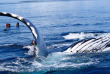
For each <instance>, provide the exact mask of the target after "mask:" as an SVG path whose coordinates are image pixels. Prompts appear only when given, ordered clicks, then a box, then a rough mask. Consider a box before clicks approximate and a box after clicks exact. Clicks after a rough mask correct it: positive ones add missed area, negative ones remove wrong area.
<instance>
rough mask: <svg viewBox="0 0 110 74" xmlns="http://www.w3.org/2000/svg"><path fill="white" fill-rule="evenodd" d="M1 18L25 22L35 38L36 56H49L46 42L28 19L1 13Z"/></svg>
mask: <svg viewBox="0 0 110 74" xmlns="http://www.w3.org/2000/svg"><path fill="white" fill-rule="evenodd" d="M0 16H7V17H11V18H15V19H17V20H19V21H21V22H23V23H24V24H25V25H26V26H27V27H28V28H29V29H30V30H31V32H32V35H33V38H34V45H33V46H34V50H35V55H36V56H39V57H41V56H46V55H47V50H46V45H45V43H44V40H43V38H42V36H41V35H40V33H39V32H38V30H37V28H36V27H35V26H34V25H33V24H32V23H31V22H30V21H29V20H27V19H25V18H23V17H21V16H19V15H16V14H12V13H7V12H0Z"/></svg>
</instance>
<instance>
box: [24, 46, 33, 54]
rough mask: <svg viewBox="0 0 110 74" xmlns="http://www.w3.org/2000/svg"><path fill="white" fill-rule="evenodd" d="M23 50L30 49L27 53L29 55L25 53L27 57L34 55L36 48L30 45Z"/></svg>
mask: <svg viewBox="0 0 110 74" xmlns="http://www.w3.org/2000/svg"><path fill="white" fill-rule="evenodd" d="M23 48H28V49H29V51H28V52H27V53H25V54H26V55H34V53H35V52H34V46H30V45H28V46H24V47H23Z"/></svg>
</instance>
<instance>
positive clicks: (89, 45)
mask: <svg viewBox="0 0 110 74" xmlns="http://www.w3.org/2000/svg"><path fill="white" fill-rule="evenodd" d="M0 16H7V17H11V18H15V19H17V20H19V21H21V22H23V23H24V24H25V25H26V26H27V27H28V28H29V29H30V30H31V32H32V34H33V38H34V41H35V42H36V43H35V44H34V50H35V52H36V53H35V54H36V55H37V56H39V57H41V56H46V55H48V52H47V49H46V45H45V43H44V40H43V38H42V36H41V35H40V33H39V31H38V30H37V28H36V27H35V26H34V25H33V24H32V23H31V22H30V21H29V20H27V19H25V18H23V17H21V16H18V15H16V14H12V13H7V12H0ZM109 49H110V37H106V36H104V37H99V38H90V39H85V40H81V41H79V42H77V43H74V44H72V45H71V46H70V47H69V48H68V49H67V50H65V51H64V53H94V52H95V53H96V52H105V51H108V50H109Z"/></svg>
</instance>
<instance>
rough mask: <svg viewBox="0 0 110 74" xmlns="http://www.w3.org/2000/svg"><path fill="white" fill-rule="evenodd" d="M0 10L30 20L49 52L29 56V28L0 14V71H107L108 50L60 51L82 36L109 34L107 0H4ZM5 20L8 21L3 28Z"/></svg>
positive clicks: (90, 73)
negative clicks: (41, 55)
mask: <svg viewBox="0 0 110 74" xmlns="http://www.w3.org/2000/svg"><path fill="white" fill-rule="evenodd" d="M0 12H9V13H15V14H18V15H20V16H23V17H25V18H26V19H28V20H30V21H31V22H32V23H33V24H34V25H35V26H36V28H37V29H38V30H39V32H40V33H41V35H42V36H43V38H44V41H45V43H46V46H47V50H48V52H49V55H48V56H47V57H45V58H42V59H41V58H37V57H36V56H33V55H32V52H31V41H32V40H33V36H32V34H31V31H30V30H29V29H28V28H27V27H26V26H25V25H24V24H23V23H21V22H20V21H17V20H15V19H13V18H9V17H3V16H0V74H43V73H45V74H110V53H88V54H87V53H83V54H71V55H67V54H63V53H62V52H63V51H65V50H66V49H67V48H68V47H69V46H70V45H72V44H73V43H75V42H78V41H80V40H82V39H87V38H94V37H100V36H109V37H110V0H42V1H40V0H10V1H9V0H8V1H6V0H4V1H0ZM17 22H19V23H20V27H15V25H16V23H17ZM5 23H10V24H11V27H10V28H7V31H4V29H5Z"/></svg>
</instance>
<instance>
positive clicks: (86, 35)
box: [62, 32, 110, 40]
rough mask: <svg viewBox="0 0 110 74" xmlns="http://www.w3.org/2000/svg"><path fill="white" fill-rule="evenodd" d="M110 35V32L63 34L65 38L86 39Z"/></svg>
mask: <svg viewBox="0 0 110 74" xmlns="http://www.w3.org/2000/svg"><path fill="white" fill-rule="evenodd" d="M103 36H106V37H110V33H84V32H81V33H69V34H68V35H64V36H62V37H63V38H64V39H67V40H69V39H80V40H81V39H85V38H96V37H103Z"/></svg>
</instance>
